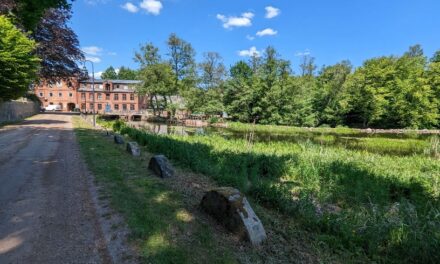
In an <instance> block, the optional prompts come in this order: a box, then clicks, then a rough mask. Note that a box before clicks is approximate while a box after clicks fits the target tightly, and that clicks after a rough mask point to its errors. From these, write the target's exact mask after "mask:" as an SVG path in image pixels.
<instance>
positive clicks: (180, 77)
mask: <svg viewBox="0 0 440 264" xmlns="http://www.w3.org/2000/svg"><path fill="white" fill-rule="evenodd" d="M167 44H168V50H169V52H168V56H169V57H170V59H169V63H170V65H171V68H172V69H173V71H174V76H175V86H176V87H178V88H180V89H183V90H185V89H188V88H190V87H193V85H194V82H195V79H196V78H195V74H196V63H195V59H194V57H195V54H196V53H195V51H194V49H193V47H192V46H191V44H190V43H188V42H186V41H185V40H183V39H181V38H179V37H178V36H177V35H176V34H171V35H170V37H169V38H168V42H167Z"/></svg>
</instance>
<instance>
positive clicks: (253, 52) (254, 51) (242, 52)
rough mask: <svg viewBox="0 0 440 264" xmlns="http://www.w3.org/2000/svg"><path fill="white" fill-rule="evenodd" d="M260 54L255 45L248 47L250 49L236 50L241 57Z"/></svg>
mask: <svg viewBox="0 0 440 264" xmlns="http://www.w3.org/2000/svg"><path fill="white" fill-rule="evenodd" d="M260 54H261V53H260V52H259V51H258V50H257V48H256V47H255V46H253V47H250V49H248V50H240V51H238V55H239V56H241V57H252V56H257V57H260Z"/></svg>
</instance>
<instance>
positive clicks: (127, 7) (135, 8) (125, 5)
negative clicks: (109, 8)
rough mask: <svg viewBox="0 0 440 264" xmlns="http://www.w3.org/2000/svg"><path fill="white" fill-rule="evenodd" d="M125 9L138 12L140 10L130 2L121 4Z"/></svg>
mask: <svg viewBox="0 0 440 264" xmlns="http://www.w3.org/2000/svg"><path fill="white" fill-rule="evenodd" d="M121 7H122V8H123V9H125V10H127V11H128V12H130V13H137V12H138V11H139V7H137V6H135V5H133V4H132V3H130V2H127V3H125V4H124V5H122V6H121Z"/></svg>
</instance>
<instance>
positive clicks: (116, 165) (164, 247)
mask: <svg viewBox="0 0 440 264" xmlns="http://www.w3.org/2000/svg"><path fill="white" fill-rule="evenodd" d="M73 120H74V126H75V131H76V134H77V138H78V141H79V144H80V147H81V152H82V154H83V156H84V158H85V160H86V161H87V164H88V167H89V169H90V170H91V171H92V172H93V174H94V175H95V178H96V180H97V181H98V182H99V183H100V184H101V185H103V186H104V190H105V193H100V195H101V196H103V197H108V198H109V199H110V203H111V205H112V207H113V208H115V209H116V210H117V211H119V212H120V213H121V214H122V215H123V216H124V218H125V220H126V222H127V225H128V227H129V228H130V230H131V234H132V235H131V239H132V240H133V242H134V244H136V247H137V248H138V250H139V252H140V254H141V256H142V260H143V261H144V262H145V263H161V264H162V263H236V258H235V257H234V255H233V253H232V249H231V248H229V246H228V245H227V244H226V243H219V242H218V241H217V240H216V239H215V236H214V235H213V231H212V229H211V228H210V226H209V225H208V224H207V223H204V222H203V221H200V220H199V219H197V218H196V217H194V215H193V214H192V212H190V211H188V210H187V208H186V207H185V206H184V203H183V202H182V197H181V195H180V194H179V193H177V192H175V191H173V190H171V189H170V188H168V187H167V186H166V184H165V183H164V182H163V181H161V180H160V179H158V178H157V177H155V176H152V175H151V174H150V172H149V171H148V169H147V165H148V163H147V158H148V157H146V156H143V157H141V158H133V157H131V156H130V155H129V154H128V153H127V152H126V151H125V149H124V147H123V146H117V145H115V144H114V143H113V142H112V141H111V140H112V138H110V137H105V136H104V135H103V133H102V132H99V131H96V130H93V129H92V128H91V125H90V124H88V123H86V122H85V121H83V120H82V119H80V118H79V117H74V118H73Z"/></svg>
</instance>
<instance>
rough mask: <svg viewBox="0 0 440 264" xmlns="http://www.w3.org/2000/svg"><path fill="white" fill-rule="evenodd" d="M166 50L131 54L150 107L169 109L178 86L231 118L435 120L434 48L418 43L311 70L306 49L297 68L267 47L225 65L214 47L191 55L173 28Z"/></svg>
mask: <svg viewBox="0 0 440 264" xmlns="http://www.w3.org/2000/svg"><path fill="white" fill-rule="evenodd" d="M167 47H168V50H167V52H166V56H165V58H163V57H162V55H161V54H160V52H159V49H158V48H157V47H156V46H154V45H153V44H152V43H148V44H146V45H144V46H142V47H141V49H140V51H138V52H136V54H135V61H136V62H138V63H139V65H140V69H139V70H138V72H137V78H139V79H140V80H143V83H142V85H140V86H139V87H138V90H139V92H140V93H142V94H150V95H152V96H151V105H152V106H153V108H154V110H155V112H158V111H156V110H158V109H168V110H169V111H170V112H174V111H175V110H176V109H177V108H179V105H177V104H175V102H173V101H172V97H171V96H172V95H175V94H180V95H181V96H182V97H183V98H184V99H185V106H186V108H187V109H189V110H190V111H192V112H200V113H206V114H221V113H223V112H226V113H227V114H228V115H229V116H230V117H231V118H232V119H233V120H237V121H241V122H255V123H260V124H278V125H292V126H312V127H313V126H332V127H335V126H350V127H377V128H436V127H439V125H440V51H437V52H436V53H435V54H434V56H433V57H432V58H427V57H426V56H425V55H424V53H423V50H422V48H421V47H420V46H419V45H415V46H412V47H410V48H409V49H408V51H407V52H405V53H404V54H402V55H401V56H383V57H378V58H372V59H369V60H367V61H365V62H364V63H363V65H362V66H360V67H358V68H354V67H353V66H352V65H351V63H350V62H349V61H341V62H339V63H337V64H335V65H331V66H323V67H322V68H321V69H319V70H317V66H316V65H315V63H314V58H313V57H309V56H305V57H303V59H302V63H301V64H300V69H301V71H300V74H294V73H293V71H292V69H291V63H290V61H288V60H284V59H282V58H281V57H280V55H279V54H278V53H277V51H276V50H275V49H274V48H273V47H268V48H266V50H265V52H264V53H263V54H262V55H261V56H257V55H254V56H252V57H251V58H250V59H249V60H248V61H239V62H237V63H235V64H234V65H232V66H231V67H230V69H229V71H228V70H226V67H225V66H224V64H223V61H222V58H221V56H220V55H219V54H218V53H216V52H208V53H204V54H203V61H201V62H200V63H197V62H196V61H195V51H194V49H193V48H192V46H191V44H190V43H188V42H186V41H184V40H182V39H180V38H179V37H177V36H176V35H175V34H172V35H171V36H170V37H169V39H168V41H167Z"/></svg>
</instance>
